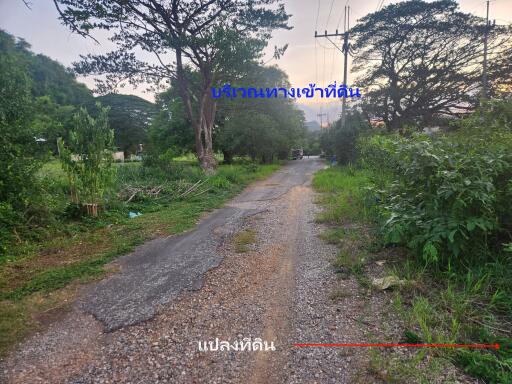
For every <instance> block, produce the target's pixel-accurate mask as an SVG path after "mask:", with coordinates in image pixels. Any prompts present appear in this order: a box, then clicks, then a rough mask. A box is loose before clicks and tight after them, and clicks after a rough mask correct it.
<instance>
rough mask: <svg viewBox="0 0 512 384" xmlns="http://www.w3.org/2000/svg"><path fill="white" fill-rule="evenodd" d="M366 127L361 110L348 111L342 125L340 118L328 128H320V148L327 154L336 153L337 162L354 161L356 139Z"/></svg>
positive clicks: (367, 125)
mask: <svg viewBox="0 0 512 384" xmlns="http://www.w3.org/2000/svg"><path fill="white" fill-rule="evenodd" d="M368 129H369V124H368V121H367V120H366V119H365V118H364V116H363V114H362V113H361V112H359V111H357V110H353V111H349V112H348V114H347V116H346V122H345V126H344V127H342V125H341V119H340V120H338V121H336V123H335V124H334V125H333V126H331V127H330V128H328V129H324V130H322V132H321V136H320V145H321V148H322V150H323V151H324V153H325V154H326V155H327V156H332V155H336V159H337V161H338V162H339V164H342V165H346V164H350V163H354V162H355V161H356V160H357V158H358V151H357V146H356V143H357V139H358V137H359V135H361V134H362V133H364V132H365V131H367V130H368Z"/></svg>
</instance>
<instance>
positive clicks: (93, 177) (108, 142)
mask: <svg viewBox="0 0 512 384" xmlns="http://www.w3.org/2000/svg"><path fill="white" fill-rule="evenodd" d="M98 108H99V109H100V113H99V116H98V117H97V118H96V119H94V118H92V117H91V116H89V114H88V113H87V110H86V109H83V108H81V109H80V110H79V112H78V113H77V114H76V115H75V128H74V130H73V131H72V132H71V133H70V141H69V143H67V145H66V144H65V143H64V141H63V140H62V139H60V140H59V152H60V160H61V163H62V167H63V168H64V170H65V171H66V173H67V176H68V179H69V184H70V188H71V194H72V197H73V199H74V201H75V202H77V203H88V204H91V203H92V204H98V203H101V202H102V200H103V197H104V195H105V193H106V192H107V191H108V190H109V188H111V184H112V176H113V170H114V168H113V167H112V149H113V142H114V132H113V130H111V129H110V128H109V126H108V118H107V116H108V108H101V106H100V105H98Z"/></svg>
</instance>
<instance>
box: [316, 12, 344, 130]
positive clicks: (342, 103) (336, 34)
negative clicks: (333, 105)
mask: <svg viewBox="0 0 512 384" xmlns="http://www.w3.org/2000/svg"><path fill="white" fill-rule="evenodd" d="M344 29H345V32H344V33H338V30H336V33H331V34H328V33H327V31H325V33H324V34H323V35H321V34H320V35H319V34H318V32H317V31H315V38H319V37H324V38H326V39H327V40H329V41H330V42H331V43H332V44H333V45H334V46H335V47H336V48H338V49H339V50H340V51H341V52H342V53H343V56H344V58H343V85H345V86H347V74H348V53H349V51H350V43H349V41H348V37H349V36H348V35H349V32H348V31H349V29H350V7H347V6H345V25H344ZM329 37H342V38H343V46H342V48H341V49H340V48H339V47H338V46H337V45H336V44H334V42H333V41H332V40H331V39H330V38H329ZM346 107H347V98H346V97H344V98H343V99H342V101H341V126H342V127H345V117H346Z"/></svg>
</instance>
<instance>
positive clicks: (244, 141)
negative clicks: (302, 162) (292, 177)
mask: <svg viewBox="0 0 512 384" xmlns="http://www.w3.org/2000/svg"><path fill="white" fill-rule="evenodd" d="M254 84H258V85H259V86H260V87H263V88H280V87H284V88H289V87H290V82H289V80H288V76H287V75H286V73H285V72H283V71H282V70H281V69H279V68H278V67H277V66H271V67H265V66H261V65H258V64H256V63H254V64H253V65H251V66H250V67H249V68H248V70H247V71H246V73H245V74H244V75H243V76H241V77H240V78H239V79H238V80H237V81H236V83H235V84H234V88H237V87H250V86H252V85H254ZM218 109H219V113H218V114H217V119H216V124H217V125H216V126H217V130H216V136H215V138H216V148H218V149H219V150H221V151H222V152H223V154H224V159H225V161H227V162H229V161H230V159H231V158H232V157H233V156H237V155H248V156H251V157H252V158H253V159H259V160H261V161H262V162H269V161H272V159H273V158H275V157H279V158H281V159H284V158H287V157H288V155H289V152H290V149H291V148H293V147H301V146H303V144H304V142H305V139H306V128H305V124H304V113H303V112H302V111H301V110H299V109H298V108H297V106H296V104H295V103H294V102H293V99H290V98H284V97H278V98H274V99H266V98H260V99H240V98H233V99H228V98H224V99H221V100H220V102H219V106H218Z"/></svg>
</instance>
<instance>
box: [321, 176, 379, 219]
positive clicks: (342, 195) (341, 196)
mask: <svg viewBox="0 0 512 384" xmlns="http://www.w3.org/2000/svg"><path fill="white" fill-rule="evenodd" d="M370 177H371V172H369V171H366V170H361V169H357V168H352V167H343V168H342V167H331V168H327V169H324V170H321V171H319V172H317V173H316V174H315V176H314V178H313V188H315V189H316V190H317V191H318V192H322V195H321V196H320V197H319V203H320V204H321V205H322V206H324V207H325V209H324V211H323V212H322V213H320V214H319V215H318V217H317V221H318V222H321V223H329V224H342V223H343V222H347V221H348V222H350V221H360V220H363V221H364V220H367V219H369V218H370V216H371V212H370V211H371V210H370V209H368V206H367V205H366V204H365V203H364V202H365V199H366V196H365V193H364V190H363V187H364V186H366V185H368V183H369V180H370Z"/></svg>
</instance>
